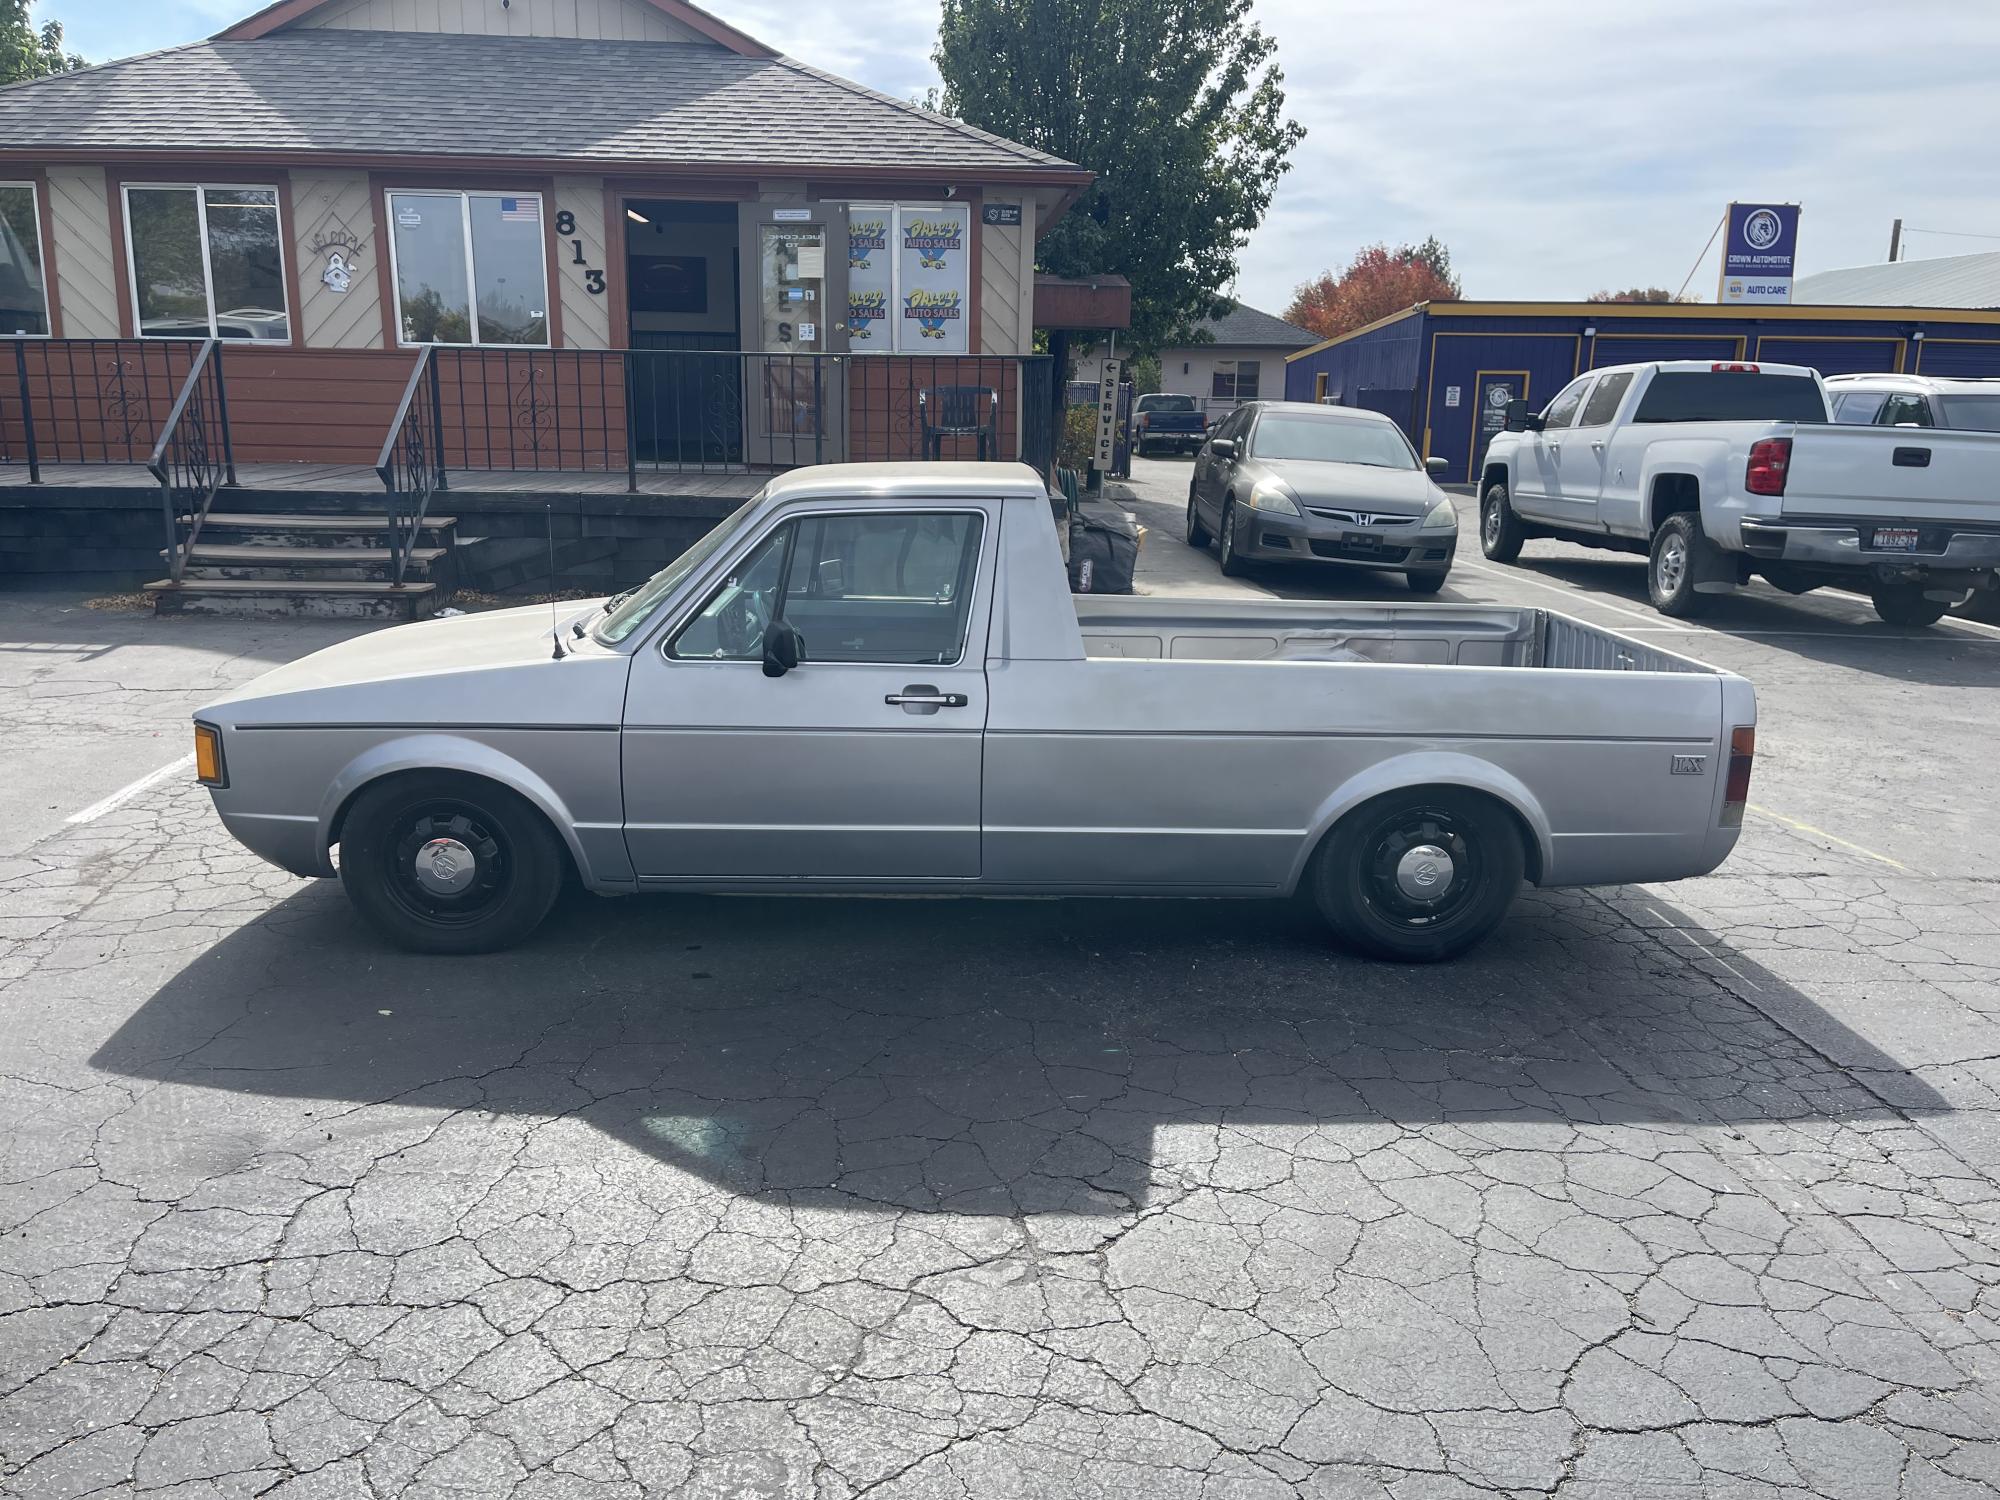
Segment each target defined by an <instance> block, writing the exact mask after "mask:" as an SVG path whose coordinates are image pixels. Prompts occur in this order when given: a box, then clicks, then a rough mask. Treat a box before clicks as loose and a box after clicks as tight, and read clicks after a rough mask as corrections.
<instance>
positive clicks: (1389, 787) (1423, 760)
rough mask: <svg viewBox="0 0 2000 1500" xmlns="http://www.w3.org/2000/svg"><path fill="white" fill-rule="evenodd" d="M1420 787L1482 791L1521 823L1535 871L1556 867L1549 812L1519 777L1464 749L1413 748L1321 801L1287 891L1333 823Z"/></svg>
mask: <svg viewBox="0 0 2000 1500" xmlns="http://www.w3.org/2000/svg"><path fill="white" fill-rule="evenodd" d="M1420 786H1458V787H1465V788H1466V789H1468V790H1470V791H1476V792H1484V793H1486V794H1487V795H1488V796H1489V797H1492V798H1494V799H1495V800H1496V801H1498V802H1501V803H1502V804H1504V805H1505V806H1507V807H1508V808H1510V809H1511V810H1512V811H1513V813H1514V814H1515V816H1516V817H1518V818H1519V819H1520V820H1521V825H1522V826H1523V827H1524V828H1526V829H1527V831H1528V836H1529V837H1530V838H1531V839H1533V840H1534V844H1535V848H1534V850H1533V855H1534V857H1533V858H1532V859H1531V860H1530V862H1529V863H1530V866H1531V868H1532V869H1534V870H1535V871H1536V872H1538V873H1540V874H1542V875H1543V876H1544V877H1545V876H1546V872H1547V871H1549V870H1551V869H1552V868H1554V865H1555V839H1554V835H1553V834H1551V833H1550V831H1549V818H1548V814H1547V813H1546V812H1545V811H1543V809H1542V804H1541V801H1540V799H1538V798H1537V797H1536V796H1535V794H1534V793H1533V792H1531V791H1529V790H1528V788H1527V787H1526V786H1525V785H1523V784H1522V782H1521V780H1520V778H1519V777H1517V776H1515V775H1514V774H1513V773H1512V772H1509V771H1504V770H1502V769H1501V768H1500V767H1499V766H1496V765H1494V764H1493V762H1491V761H1489V760H1481V759H1480V758H1479V757H1478V756H1476V755H1468V754H1466V753H1465V752H1463V751H1460V750H1413V751H1410V752H1409V753H1407V754H1404V755H1397V756H1392V757H1391V758H1390V759H1388V760H1385V761H1378V762H1377V763H1376V764H1374V765H1372V766H1369V767H1368V768H1367V769H1365V770H1362V771H1357V772H1356V773H1355V774H1354V775H1352V776H1350V777H1349V778H1348V779H1347V780H1346V781H1344V782H1342V783H1341V784H1340V786H1339V787H1338V788H1337V789H1336V790H1335V791H1334V793H1333V795H1332V796H1330V797H1328V798H1327V799H1326V800H1325V801H1324V802H1322V803H1320V805H1319V809H1318V811H1316V812H1315V813H1314V814H1313V821H1312V828H1311V830H1310V831H1309V832H1308V833H1307V835H1306V837H1305V840H1304V841H1303V843H1301V845H1300V847H1299V853H1298V855H1297V857H1296V858H1295V859H1294V860H1293V862H1292V868H1291V871H1290V874H1289V875H1288V877H1287V879H1286V882H1285V889H1286V890H1287V891H1296V890H1297V889H1298V888H1299V882H1300V881H1301V880H1302V879H1304V877H1305V872H1306V866H1307V864H1308V863H1310V861H1311V860H1312V857H1313V854H1314V853H1315V851H1317V850H1318V848H1319V846H1320V843H1321V841H1322V840H1324V839H1325V837H1326V836H1327V834H1328V833H1330V832H1331V831H1332V830H1333V826H1334V824H1336V823H1338V822H1339V821H1340V820H1341V819H1342V818H1344V817H1346V816H1347V815H1348V814H1349V813H1350V812H1352V811H1353V810H1354V809H1355V808H1357V807H1359V806H1360V805H1361V804H1362V803H1364V802H1366V801H1368V800H1369V799H1370V798H1373V797H1379V796H1381V795H1382V794H1383V793H1385V792H1399V791H1403V790H1405V789H1406V788H1409V787H1420Z"/></svg>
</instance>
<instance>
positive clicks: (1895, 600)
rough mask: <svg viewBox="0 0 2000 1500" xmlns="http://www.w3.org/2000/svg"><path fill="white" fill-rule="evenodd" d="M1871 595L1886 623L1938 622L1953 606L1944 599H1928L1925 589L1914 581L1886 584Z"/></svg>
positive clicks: (1912, 625)
mask: <svg viewBox="0 0 2000 1500" xmlns="http://www.w3.org/2000/svg"><path fill="white" fill-rule="evenodd" d="M1869 597H1870V598H1872V599H1873V600H1874V601H1875V613H1876V614H1878V615H1880V616H1881V617H1882V620H1883V622H1884V623H1885V624H1889V625H1907V626H1910V627H1912V628H1921V627H1923V626H1925V625H1935V624H1937V622H1938V621H1939V620H1942V619H1943V618H1944V612H1945V611H1946V610H1947V609H1949V608H1950V607H1951V606H1950V605H1948V604H1946V603H1945V602H1944V601H1943V600H1942V599H1926V598H1925V597H1924V591H1923V589H1921V588H1920V587H1918V586H1917V585H1916V584H1912V583H1895V584H1884V585H1882V586H1881V587H1879V588H1877V589H1876V590H1875V591H1874V593H1873V594H1871V595H1870V596H1869Z"/></svg>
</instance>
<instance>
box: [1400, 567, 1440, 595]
mask: <svg viewBox="0 0 2000 1500" xmlns="http://www.w3.org/2000/svg"><path fill="white" fill-rule="evenodd" d="M1444 580H1445V573H1444V571H1443V570H1442V569H1434V570H1432V571H1431V572H1429V573H1405V574H1404V575H1403V581H1404V582H1405V583H1407V584H1409V586H1410V592H1411V593H1413V594H1435V593H1436V592H1437V591H1438V590H1439V589H1441V588H1443V587H1444Z"/></svg>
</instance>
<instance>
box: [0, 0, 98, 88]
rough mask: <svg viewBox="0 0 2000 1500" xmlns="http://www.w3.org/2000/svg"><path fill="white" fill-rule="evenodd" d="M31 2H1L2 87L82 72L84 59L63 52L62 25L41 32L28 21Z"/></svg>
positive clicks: (47, 23)
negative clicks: (75, 71) (70, 72)
mask: <svg viewBox="0 0 2000 1500" xmlns="http://www.w3.org/2000/svg"><path fill="white" fill-rule="evenodd" d="M30 3H31V0H0V84H4V83H19V82H20V81H21V80H22V79H23V78H46V77H48V76H49V74H51V73H67V72H69V71H70V70H71V69H72V68H80V67H82V66H83V65H84V64H83V59H82V58H80V57H78V56H77V55H76V54H75V53H73V52H65V51H63V29H62V22H60V21H45V22H43V23H42V25H41V26H40V28H39V29H38V28H37V27H36V25H35V23H34V22H33V21H32V20H30V19H29V17H28V6H29V4H30Z"/></svg>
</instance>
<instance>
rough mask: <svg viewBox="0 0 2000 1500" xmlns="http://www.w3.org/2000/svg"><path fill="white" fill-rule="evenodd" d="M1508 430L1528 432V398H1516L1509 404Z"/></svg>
mask: <svg viewBox="0 0 2000 1500" xmlns="http://www.w3.org/2000/svg"><path fill="white" fill-rule="evenodd" d="M1506 430H1507V431H1508V432H1526V431H1527V430H1528V402H1527V398H1526V397H1523V396H1516V397H1515V398H1514V399H1513V400H1512V401H1509V402H1508V403H1507V422H1506Z"/></svg>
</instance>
